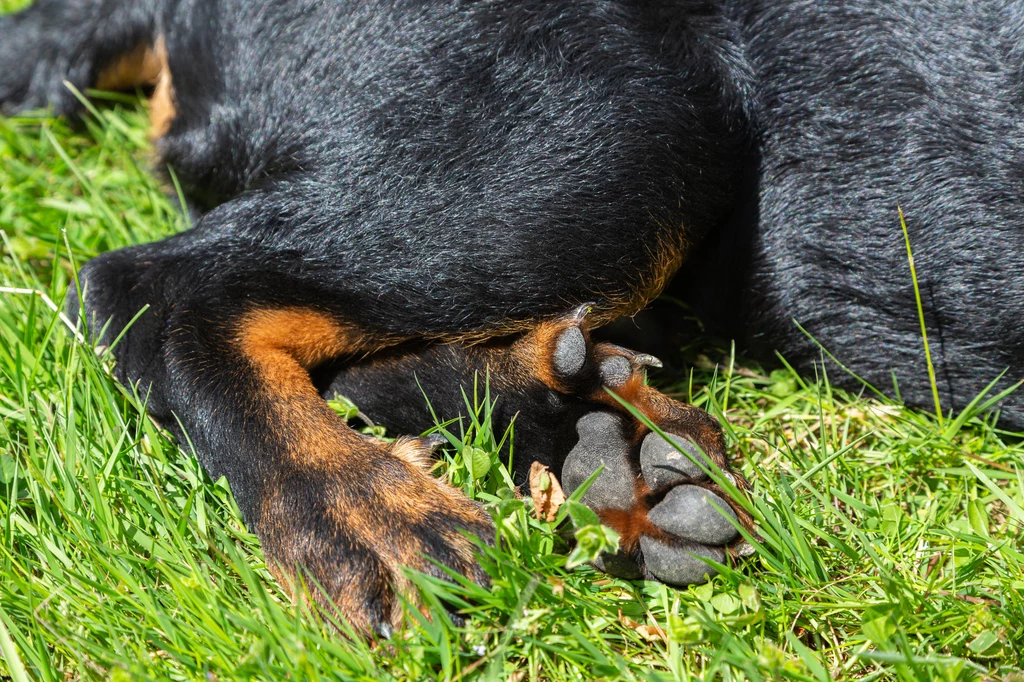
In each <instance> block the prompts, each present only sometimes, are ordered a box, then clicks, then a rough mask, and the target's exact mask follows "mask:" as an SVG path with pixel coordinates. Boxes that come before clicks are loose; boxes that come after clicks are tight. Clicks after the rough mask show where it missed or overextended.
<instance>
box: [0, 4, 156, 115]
mask: <svg viewBox="0 0 1024 682" xmlns="http://www.w3.org/2000/svg"><path fill="white" fill-rule="evenodd" d="M160 4H161V3H160V2H159V0H36V2H34V3H33V4H32V5H31V6H29V7H28V8H27V9H25V10H23V11H21V12H19V13H17V14H12V15H7V16H0V112H3V113H12V112H16V111H24V110H27V109H35V108H42V107H52V108H53V111H54V112H55V113H56V114H72V113H74V112H76V111H78V109H79V108H80V107H81V104H80V102H79V101H78V98H77V97H76V96H75V94H74V93H73V92H72V91H71V89H70V88H69V87H68V84H70V85H71V86H73V87H75V88H76V89H78V90H79V91H84V90H85V89H86V88H91V87H99V88H102V89H112V90H113V89H124V88H131V87H135V86H148V85H153V86H156V85H158V79H159V76H160V74H161V72H162V69H163V65H164V63H165V61H166V59H165V57H163V56H162V54H161V51H160V50H159V48H158V45H157V42H158V39H157V35H158V29H157V20H158V10H159V5H160Z"/></svg>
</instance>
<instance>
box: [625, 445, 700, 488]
mask: <svg viewBox="0 0 1024 682" xmlns="http://www.w3.org/2000/svg"><path fill="white" fill-rule="evenodd" d="M666 435H668V437H669V438H671V439H672V443H675V445H673V444H672V443H670V442H668V441H667V440H665V439H664V438H662V437H661V436H659V435H658V434H656V433H653V432H652V433H649V434H647V437H646V438H644V442H643V444H642V445H641V446H640V469H641V471H643V474H644V480H645V481H647V485H649V486H650V487H651V490H658V489H659V488H663V487H667V486H670V485H676V484H679V483H683V482H689V481H700V480H703V479H705V478H707V476H706V475H705V474H704V472H703V471H701V468H700V467H699V466H697V465H696V464H695V463H694V460H696V461H698V462H701V463H703V464H704V465H705V466H707V458H705V457H704V453H702V452H701V451H700V449H699V448H698V447H697V446H696V445H694V444H693V442H692V441H690V440H688V439H686V438H683V437H682V436H675V435H673V434H671V433H670V434H666ZM676 446H678V448H679V450H683V452H685V453H687V454H689V455H690V457H692V458H693V459H690V457H687V456H686V455H685V454H683V452H680V451H679V450H677V449H676Z"/></svg>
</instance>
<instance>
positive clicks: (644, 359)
mask: <svg viewBox="0 0 1024 682" xmlns="http://www.w3.org/2000/svg"><path fill="white" fill-rule="evenodd" d="M631 360H632V365H633V367H635V368H636V369H641V368H643V367H655V368H661V367H664V366H665V365H664V363H662V361H661V360H659V359H658V358H656V357H654V356H653V355H651V354H649V353H637V354H636V355H634V356H633V357H632V358H631Z"/></svg>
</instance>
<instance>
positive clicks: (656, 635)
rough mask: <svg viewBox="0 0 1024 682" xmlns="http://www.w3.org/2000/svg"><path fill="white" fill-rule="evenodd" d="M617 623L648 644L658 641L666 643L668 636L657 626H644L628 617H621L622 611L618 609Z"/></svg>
mask: <svg viewBox="0 0 1024 682" xmlns="http://www.w3.org/2000/svg"><path fill="white" fill-rule="evenodd" d="M619 622H620V623H622V624H623V625H625V626H626V627H627V628H629V629H630V630H635V631H636V632H637V633H639V634H640V636H641V637H643V638H644V639H645V640H647V641H648V642H653V641H655V640H658V639H660V640H663V641H666V642H667V641H668V635H666V634H665V631H664V630H662V629H661V628H660V627H658V626H657V625H644V624H643V623H638V622H636V621H635V620H633V619H632V618H630V617H629V616H626V615H623V613H622V609H619Z"/></svg>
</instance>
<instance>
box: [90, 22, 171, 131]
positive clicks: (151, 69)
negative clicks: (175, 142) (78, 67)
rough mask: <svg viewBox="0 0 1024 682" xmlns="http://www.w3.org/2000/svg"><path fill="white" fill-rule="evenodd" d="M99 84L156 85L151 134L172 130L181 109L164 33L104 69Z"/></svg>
mask: <svg viewBox="0 0 1024 682" xmlns="http://www.w3.org/2000/svg"><path fill="white" fill-rule="evenodd" d="M95 86H96V88H97V89H99V90H130V89H132V88H138V87H146V88H149V87H151V88H153V94H152V96H151V97H150V100H149V124H150V128H149V135H150V138H151V139H154V140H155V139H157V138H159V137H162V136H163V135H165V134H166V133H167V131H168V130H170V128H171V122H172V121H173V120H174V117H175V115H176V113H177V111H176V110H175V107H174V86H173V85H172V84H171V69H170V66H169V65H168V62H167V43H166V41H165V40H164V38H163V36H161V37H159V38H157V40H156V42H155V43H153V44H152V45H149V44H142V45H139V46H138V47H136V48H135V49H134V50H132V51H131V52H129V53H128V54H125V55H122V56H121V57H120V58H119V59H118V60H117V61H115V62H114V63H113V64H110V65H109V66H107V67H106V68H105V69H103V70H102V71H100V73H99V75H98V76H97V77H96V84H95Z"/></svg>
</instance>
